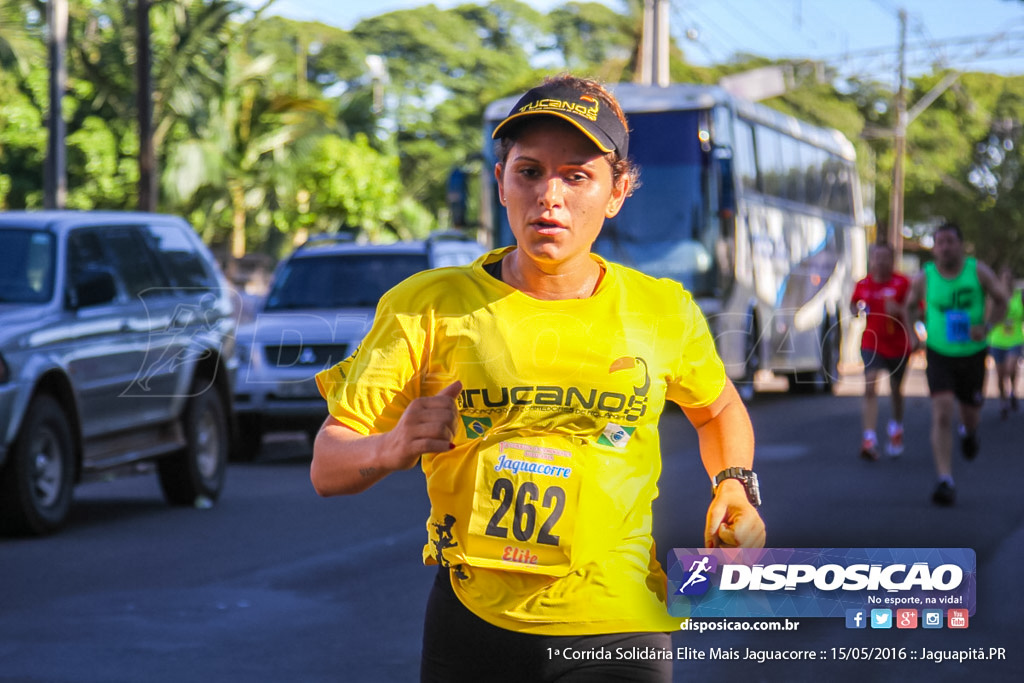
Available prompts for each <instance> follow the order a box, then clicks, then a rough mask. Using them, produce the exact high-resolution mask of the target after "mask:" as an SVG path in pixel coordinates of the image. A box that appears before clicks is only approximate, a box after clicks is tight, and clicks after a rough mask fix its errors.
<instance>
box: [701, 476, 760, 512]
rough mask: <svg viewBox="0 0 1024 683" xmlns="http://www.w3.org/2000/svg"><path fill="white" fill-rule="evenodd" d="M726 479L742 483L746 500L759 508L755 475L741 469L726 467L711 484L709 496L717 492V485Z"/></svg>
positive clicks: (758, 494)
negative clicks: (737, 480)
mask: <svg viewBox="0 0 1024 683" xmlns="http://www.w3.org/2000/svg"><path fill="white" fill-rule="evenodd" d="M726 479H739V480H740V481H741V482H743V488H744V489H746V491H747V499H748V500H749V501H750V504H751V505H753V506H754V507H760V506H761V489H760V487H758V485H757V474H755V473H754V472H752V471H751V470H748V469H746V468H743V467H727V468H725V469H724V470H722V471H721V472H719V473H718V474H716V475H715V478H714V479H713V480H712V482H711V495H712V496H713V495H715V492H716V491H718V485H719V484H721V483H722V482H723V481H725V480H726Z"/></svg>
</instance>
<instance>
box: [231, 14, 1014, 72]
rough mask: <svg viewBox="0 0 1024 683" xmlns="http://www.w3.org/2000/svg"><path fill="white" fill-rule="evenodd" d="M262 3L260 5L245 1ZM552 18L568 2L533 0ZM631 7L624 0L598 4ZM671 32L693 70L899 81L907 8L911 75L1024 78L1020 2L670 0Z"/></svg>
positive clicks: (346, 22) (343, 21)
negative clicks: (724, 66)
mask: <svg viewBox="0 0 1024 683" xmlns="http://www.w3.org/2000/svg"><path fill="white" fill-rule="evenodd" d="M246 1H247V2H248V4H250V5H253V4H255V3H256V2H257V1H258V0H246ZM475 1H476V2H477V4H486V0H475ZM526 1H527V2H528V4H530V5H532V6H534V7H536V8H537V9H539V10H541V11H545V12H546V11H549V10H551V9H553V8H554V7H557V6H559V5H562V4H564V2H565V0H526ZM597 1H599V2H601V3H602V4H605V5H608V6H609V7H611V8H613V9H622V8H623V7H624V2H623V0H597ZM472 2H474V0H433V2H432V3H431V2H425V1H424V0H277V2H276V3H275V4H274V5H273V6H272V9H271V13H272V14H279V15H281V16H285V17H289V18H292V19H300V20H310V21H321V22H323V23H325V24H330V25H332V26H337V27H339V28H343V29H346V30H348V29H351V28H352V27H353V26H355V24H356V23H358V22H359V21H360V20H361V19H366V18H368V17H371V16H377V15H380V14H385V13H387V12H391V11H395V10H401V9H409V8H412V7H419V6H424V5H429V4H433V5H435V6H436V7H439V8H441V9H449V8H451V7H454V6H456V5H459V4H466V3H472ZM669 7H670V9H669V25H670V30H671V31H672V34H673V36H675V37H676V39H677V41H678V42H679V44H680V45H681V46H682V47H683V49H684V50H685V52H686V57H687V60H688V61H690V62H691V63H695V64H700V65H707V64H714V63H722V62H726V61H728V60H729V58H730V57H731V56H732V55H733V54H735V53H737V52H748V53H753V54H758V55H763V56H766V57H772V58H780V59H781V58H798V59H806V58H814V59H824V60H825V61H827V62H829V63H830V64H832V65H834V66H836V67H837V68H839V69H840V71H841V73H845V74H856V75H862V76H863V75H872V74H873V75H875V77H876V78H878V79H880V80H884V79H882V76H883V75H888V74H892V81H893V84H895V83H896V82H897V76H896V74H897V69H898V58H897V55H898V50H897V46H898V44H899V20H898V12H899V10H900V9H901V8H902V9H905V10H906V12H907V46H908V50H907V70H908V73H909V75H911V76H913V75H914V74H915V73H922V72H930V71H932V67H933V65H936V64H937V65H940V66H943V67H958V68H960V69H962V70H966V71H991V72H995V73H1001V74H1004V75H1022V74H1024V2H1022V1H1021V0H670V5H669Z"/></svg>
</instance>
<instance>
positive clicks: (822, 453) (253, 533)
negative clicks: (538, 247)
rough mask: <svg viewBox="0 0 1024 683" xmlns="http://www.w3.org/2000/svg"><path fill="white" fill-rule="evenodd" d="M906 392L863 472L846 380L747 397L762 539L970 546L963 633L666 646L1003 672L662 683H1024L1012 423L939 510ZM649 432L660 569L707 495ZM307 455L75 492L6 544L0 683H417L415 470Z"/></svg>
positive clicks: (265, 456) (847, 672) (1023, 539)
mask: <svg viewBox="0 0 1024 683" xmlns="http://www.w3.org/2000/svg"><path fill="white" fill-rule="evenodd" d="M908 389H909V390H910V393H912V394H915V395H913V396H911V397H910V398H909V400H908V406H907V408H908V410H907V412H908V418H907V452H906V453H905V455H904V456H902V457H901V458H899V459H892V460H889V459H883V460H880V461H878V462H873V463H872V462H865V461H862V460H860V459H858V458H857V448H858V444H859V424H858V410H859V399H858V395H859V391H860V387H859V386H858V381H857V378H856V377H850V378H847V380H846V381H844V383H843V385H842V391H841V394H842V395H840V396H837V397H822V396H802V397H792V396H788V395H786V394H784V393H773V392H770V391H769V392H767V393H763V394H761V395H759V397H758V398H757V399H756V400H755V402H754V403H753V405H752V406H751V415H752V419H753V421H754V426H755V433H756V435H757V439H758V456H757V463H756V469H757V470H758V472H759V474H760V477H761V486H762V492H763V496H764V499H765V504H764V506H763V508H762V512H763V515H764V518H765V521H766V524H767V527H768V545H769V546H772V547H828V548H842V547H950V548H953V547H969V548H974V549H975V550H976V552H977V558H978V606H977V612H976V614H975V615H974V617H972V618H971V621H970V626H969V628H968V629H966V630H961V631H950V630H945V629H943V630H941V631H924V630H921V629H918V630H915V631H897V630H892V631H880V630H872V629H868V630H865V631H854V630H849V629H846V628H845V624H844V622H843V620H842V619H836V618H828V619H822V618H819V619H799V621H800V625H799V628H798V629H797V630H796V631H793V632H774V633H755V632H750V631H743V632H721V631H719V632H713V633H705V634H700V635H698V634H692V633H685V634H684V633H677V634H675V635H674V644H675V645H676V646H677V647H690V648H693V649H695V650H698V651H705V652H707V651H708V650H710V648H734V649H736V650H737V651H739V652H740V654H741V656H743V655H745V654H746V650H747V649H748V648H750V649H753V650H772V651H775V650H780V651H787V652H789V651H810V650H814V651H817V652H823V651H824V652H828V653H831V652H832V648H836V649H837V651H838V648H853V647H860V646H867V647H880V648H884V649H886V650H884V651H887V652H897V651H898V648H906V651H908V652H911V651H912V652H920V651H921V649H922V648H924V649H929V650H941V651H947V650H948V651H957V652H958V651H974V650H973V649H974V648H985V651H986V652H988V648H999V647H1004V648H1006V657H1007V659H1005V660H1001V661H973V660H972V661H967V662H964V663H957V662H943V663H941V664H936V663H934V662H932V661H926V660H923V659H917V660H913V661H911V660H910V659H907V660H903V661H898V660H882V661H870V662H866V661H836V660H834V659H832V658H831V656H830V658H829V660H828V661H823V660H822V659H821V658H819V659H818V660H816V661H802V662H767V663H764V664H759V663H757V662H756V661H753V660H748V659H740V660H728V661H723V660H717V661H707V660H679V661H676V662H675V672H676V680H679V681H683V680H686V681H697V680H699V681H726V680H730V681H731V680H743V681H782V680H785V681H794V680H795V681H800V680H808V681H810V680H819V679H822V678H826V679H828V680H851V681H852V680H859V679H863V680H871V681H887V680H892V681H906V680H912V681H916V680H920V681H957V682H962V681H964V680H965V679H967V678H968V677H973V678H974V679H975V680H979V681H980V680H984V681H1002V680H1021V679H1022V677H1024V652H1022V651H1021V649H1020V647H1019V643H1021V642H1024V627H1022V624H1021V621H1022V619H1024V604H1022V603H1024V600H1022V598H1021V594H1020V589H1019V586H1018V584H1019V582H1020V575H1021V574H1020V567H1021V565H1022V560H1024V523H1022V520H1024V496H1021V495H1020V491H1021V484H1022V483H1024V452H1022V448H1021V442H1022V437H1024V414H1017V415H1014V416H1012V417H1011V419H1010V420H1008V421H1005V422H1004V421H1000V420H999V416H998V407H997V406H996V405H995V403H994V402H990V403H989V404H988V405H986V407H985V411H984V418H983V425H982V432H981V436H982V451H981V455H980V456H979V458H978V459H977V460H976V461H974V462H970V463H968V462H965V461H963V460H962V459H959V458H958V460H957V462H956V463H955V474H956V477H957V483H958V489H959V496H960V497H959V500H958V503H957V505H956V507H954V508H951V509H941V508H936V507H934V506H933V505H932V504H931V502H930V495H931V491H932V487H933V471H932V465H931V457H930V454H929V449H928V446H927V430H928V416H929V413H928V401H927V398H925V397H924V395H923V384H922V380H921V377H920V370H919V369H915V370H912V372H911V376H910V379H909V383H908ZM882 406H883V411H882V414H883V416H885V415H886V414H887V403H886V402H885V401H884V400H883V403H882ZM662 438H663V450H664V460H665V468H664V473H663V477H662V481H661V497H660V498H659V500H658V501H656V509H655V518H656V528H655V533H656V537H657V540H658V545H659V554H661V555H662V557H664V555H665V554H666V553H667V551H668V549H669V548H672V547H697V546H699V545H700V544H701V541H702V529H703V517H704V513H705V510H706V506H707V503H708V499H709V492H708V485H707V478H706V475H705V474H704V473H703V471H702V469H701V467H700V464H699V460H698V456H697V448H696V438H695V436H694V434H693V432H692V429H691V428H690V427H689V425H688V424H687V423H686V421H685V419H684V418H683V417H682V415H681V413H680V412H679V411H678V410H670V411H669V412H668V413H666V415H665V416H664V418H663V429H662ZM308 450H309V449H308V446H307V444H306V443H305V441H304V440H303V439H302V438H301V437H298V436H293V435H271V437H269V438H268V440H267V442H265V443H264V448H263V453H262V455H261V457H260V459H259V460H257V461H256V462H253V463H247V464H233V465H232V466H231V468H230V470H229V473H228V483H227V488H226V489H225V492H224V495H223V497H222V499H221V501H220V502H219V503H218V504H217V505H216V506H214V507H213V508H211V509H191V508H187V509H172V508H168V507H166V506H165V505H164V503H163V501H162V499H161V496H160V492H159V488H158V486H157V483H156V479H155V476H152V475H145V476H137V477H129V478H126V479H121V480H117V481H113V482H102V483H93V484H87V485H83V486H81V487H80V488H79V489H78V491H77V493H76V500H75V506H74V509H73V513H72V520H71V522H70V524H69V525H68V527H67V528H66V529H65V530H64V531H63V532H62V533H60V534H59V535H57V536H53V537H50V538H44V539H4V540H0V681H46V682H50V681H68V682H85V681H96V682H103V683H120V682H124V683H138V682H148V681H160V682H162V681H168V682H170V681H175V682H178V681H183V680H202V681H214V682H221V681H223V682H225V683H235V682H238V683H250V682H263V681H268V682H270V681H274V682H277V681H300V682H319V681H325V682H326V681H356V682H364V681H365V682H370V683H377V682H380V683H386V682H389V681H402V682H404V681H414V680H417V672H418V657H419V639H420V634H421V629H422V616H423V606H424V603H425V599H426V594H427V592H428V590H429V586H430V582H431V580H432V578H433V570H431V569H428V568H425V567H423V566H422V565H421V564H420V562H419V549H420V546H421V543H422V540H423V537H424V528H423V520H424V518H425V515H426V510H427V500H426V496H425V494H424V493H423V483H422V475H420V474H419V473H418V472H417V471H412V472H408V473H402V474H399V475H393V476H392V477H390V478H388V479H387V480H385V481H384V482H382V483H381V484H379V485H378V486H376V487H374V488H373V489H371V490H370V491H368V492H366V493H364V494H361V495H360V496H356V497H351V498H341V499H331V500H322V499H319V498H317V497H316V495H315V494H314V493H313V491H312V488H311V487H310V485H309V480H308V474H307V467H308V459H309V452H308ZM891 648H896V650H892V649H891Z"/></svg>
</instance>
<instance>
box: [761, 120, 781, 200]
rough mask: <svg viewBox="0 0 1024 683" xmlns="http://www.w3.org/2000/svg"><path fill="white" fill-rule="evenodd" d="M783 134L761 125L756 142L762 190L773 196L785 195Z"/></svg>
mask: <svg viewBox="0 0 1024 683" xmlns="http://www.w3.org/2000/svg"><path fill="white" fill-rule="evenodd" d="M781 138H782V136H781V135H780V134H779V132H778V131H776V130H772V129H771V128H765V127H763V126H762V127H759V128H758V129H757V135H756V136H755V138H754V142H755V143H756V145H757V174H758V176H759V177H760V178H761V190H762V191H763V192H764V193H765V194H767V195H771V196H772V197H781V196H783V193H782V190H783V187H782V177H783V174H784V173H785V169H784V168H783V166H782V140H781Z"/></svg>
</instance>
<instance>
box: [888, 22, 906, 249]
mask: <svg viewBox="0 0 1024 683" xmlns="http://www.w3.org/2000/svg"><path fill="white" fill-rule="evenodd" d="M899 19H900V76H899V77H900V83H899V89H898V90H897V92H896V130H895V131H894V132H895V142H896V144H895V152H896V159H895V161H894V163H893V167H892V196H891V197H890V200H891V201H890V203H889V206H890V209H889V236H888V237H889V242H890V244H892V248H893V252H894V255H895V261H896V267H897V268H899V267H900V263H901V261H902V259H903V176H904V171H903V162H904V156H906V150H907V61H906V60H907V11H906V10H905V9H901V10H900V12H899Z"/></svg>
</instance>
